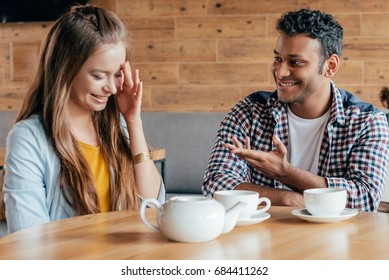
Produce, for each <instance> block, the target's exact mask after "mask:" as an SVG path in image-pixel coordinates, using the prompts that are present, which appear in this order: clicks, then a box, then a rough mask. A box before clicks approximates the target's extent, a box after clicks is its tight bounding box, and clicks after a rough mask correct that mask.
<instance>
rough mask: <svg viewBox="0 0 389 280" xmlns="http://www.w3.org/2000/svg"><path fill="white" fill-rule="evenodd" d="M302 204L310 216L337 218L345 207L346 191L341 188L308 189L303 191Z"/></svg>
mask: <svg viewBox="0 0 389 280" xmlns="http://www.w3.org/2000/svg"><path fill="white" fill-rule="evenodd" d="M304 202H305V208H307V210H308V212H309V213H310V214H311V215H312V216H322V217H335V216H339V215H340V213H342V211H343V210H344V209H345V207H346V203H347V191H346V190H345V189H342V188H318V189H308V190H305V191H304Z"/></svg>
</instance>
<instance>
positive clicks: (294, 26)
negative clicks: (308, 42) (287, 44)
mask: <svg viewBox="0 0 389 280" xmlns="http://www.w3.org/2000/svg"><path fill="white" fill-rule="evenodd" d="M276 27H277V30H278V32H280V33H283V34H286V35H289V36H294V35H298V34H304V35H306V36H308V37H310V38H313V39H318V40H319V42H320V45H321V55H322V57H321V59H320V65H319V66H320V69H321V68H322V67H323V64H324V61H325V60H326V59H327V58H329V57H330V56H331V55H333V54H336V55H337V56H339V57H341V55H342V49H343V28H342V26H341V25H340V24H339V23H338V22H337V21H336V20H335V19H334V18H333V16H332V15H330V14H326V13H322V12H320V11H314V10H309V9H301V10H299V11H294V12H287V13H285V14H283V15H282V16H281V18H280V19H278V21H277V26H276Z"/></svg>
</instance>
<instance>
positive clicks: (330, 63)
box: [324, 54, 340, 79]
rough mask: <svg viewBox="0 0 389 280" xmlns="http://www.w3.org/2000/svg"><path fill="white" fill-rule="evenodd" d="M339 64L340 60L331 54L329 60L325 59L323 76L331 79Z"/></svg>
mask: <svg viewBox="0 0 389 280" xmlns="http://www.w3.org/2000/svg"><path fill="white" fill-rule="evenodd" d="M339 62H340V58H339V56H338V55H336V54H333V55H331V56H330V57H329V58H327V63H326V69H325V72H324V76H326V77H327V78H330V79H331V78H332V77H333V76H334V75H335V73H336V72H337V71H338V69H339Z"/></svg>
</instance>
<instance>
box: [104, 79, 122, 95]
mask: <svg viewBox="0 0 389 280" xmlns="http://www.w3.org/2000/svg"><path fill="white" fill-rule="evenodd" d="M103 89H104V91H105V92H108V93H111V94H116V93H117V91H118V88H117V86H116V83H115V80H114V79H109V80H108V81H107V84H106V85H104V87H103Z"/></svg>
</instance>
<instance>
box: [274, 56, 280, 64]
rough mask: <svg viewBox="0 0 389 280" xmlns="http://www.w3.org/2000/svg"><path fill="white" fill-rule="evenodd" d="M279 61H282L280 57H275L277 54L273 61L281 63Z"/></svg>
mask: <svg viewBox="0 0 389 280" xmlns="http://www.w3.org/2000/svg"><path fill="white" fill-rule="evenodd" d="M281 61H282V59H281V58H280V57H277V56H275V57H274V62H275V63H281Z"/></svg>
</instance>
